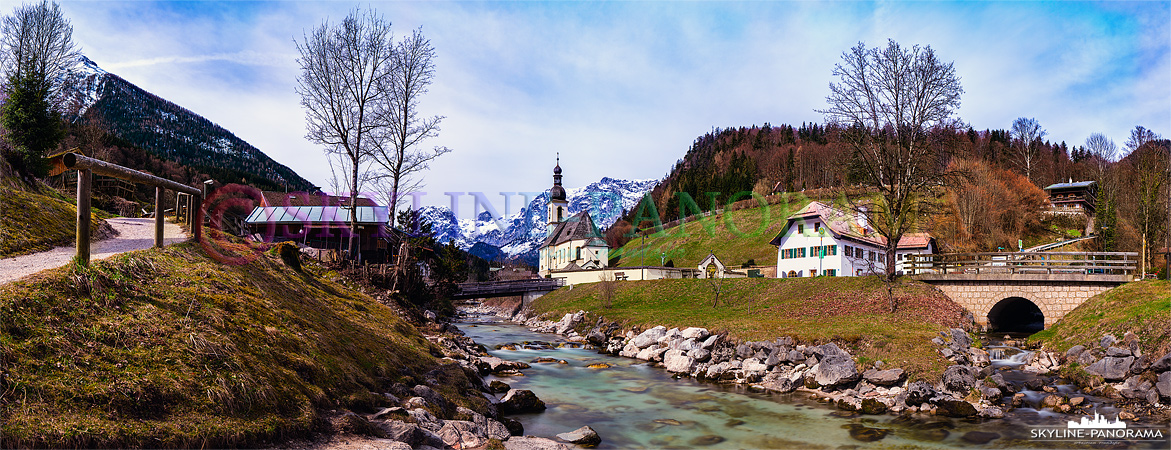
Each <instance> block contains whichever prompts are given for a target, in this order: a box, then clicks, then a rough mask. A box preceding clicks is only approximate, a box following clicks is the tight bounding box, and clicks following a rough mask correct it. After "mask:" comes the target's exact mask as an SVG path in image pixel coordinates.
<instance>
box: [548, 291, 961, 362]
mask: <svg viewBox="0 0 1171 450" xmlns="http://www.w3.org/2000/svg"><path fill="white" fill-rule="evenodd" d="M598 287H599V283H591V284H581V285H576V286H573V289H569V288H563V289H560V290H558V291H556V292H553V293H550V294H548V295H545V296H543V297H541V298H539V299H537V300H536V301H535V302H534V303H533V307H534V308H535V309H536V310H537V311H538V312H541V313H549V314H550V316H559V315H562V314H565V313H568V312H575V311H578V310H585V311H590V312H591V313H593V314H597V315H602V316H604V317H606V319H608V320H612V321H618V322H622V323H625V324H626V326H639V327H641V328H644V329H645V328H649V327H651V326H656V325H663V326H666V327H669V328H670V327H688V326H695V327H705V328H708V329H709V330H712V331H713V332H715V333H720V334H725V335H728V336H730V337H732V338H733V339H736V340H741V341H746V340H768V339H775V338H778V337H781V336H792V337H794V338H797V339H798V340H799V341H801V342H803V343H806V344H817V343H824V342H829V341H834V342H836V343H838V344H839V345H843V346H845V347H848V348H850V350H851V352H852V353H853V354H854V356H855V357H858V358H859V359H860V360H863V361H874V360H882V361H884V362H886V363H887V365H888V366H889V367H902V368H903V369H904V370H907V371H908V372H910V373H911V374H912V376H915V377H920V378H927V379H934V378H936V377H938V375H939V374H940V373H942V371H943V369H944V368H946V366H947V365H948V364H949V363H948V362H947V360H945V359H944V358H943V357H942V356H940V355H939V353H938V352H937V351H936V346H935V345H934V344H932V343H931V342H930V340H931V338H932V337H934V336H935V335H936V333H937V332H938V331H940V330H944V329H946V328H949V327H955V326H959V325H960V323H961V317H962V314H963V309H962V308H961V307H960V306H959V305H957V304H955V303H954V302H952V301H951V300H949V299H947V298H946V297H945V296H943V294H941V293H939V292H938V291H937V290H935V289H933V288H932V287H931V286H928V285H926V284H923V283H919V282H916V281H911V280H907V279H901V280H900V281H898V282H897V283H896V287H895V296H896V298H897V299H898V303H899V307H898V310H897V312H896V313H894V314H890V313H889V312H888V309H887V308H888V306H887V305H888V302H887V297H886V290H885V287H884V285H883V283H882V282H881V281H879V279H878V278H877V277H838V278H828V277H822V278H787V279H775V278H741V279H725V280H724V286H723V292H722V293H721V295H720V305H719V306H717V307H713V306H712V300H713V297H714V295H713V291H712V288H711V284H709V282H708V280H654V281H638V282H619V283H617V289H616V293H615V296H614V299H613V301H612V307H611V308H604V307H603V305H602V301H601V298H600V296H599V291H598ZM587 323H593V322H590V321H588V320H587Z"/></svg>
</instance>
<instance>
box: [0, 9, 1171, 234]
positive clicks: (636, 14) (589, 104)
mask: <svg viewBox="0 0 1171 450" xmlns="http://www.w3.org/2000/svg"><path fill="white" fill-rule="evenodd" d="M16 4H17V3H14V2H3V3H0V7H2V8H3V11H4V12H5V13H8V12H10V11H11V10H12V8H13V7H14V6H15V5H16ZM61 5H62V8H63V9H64V11H65V13H66V14H67V16H68V17H69V18H70V19H71V20H72V22H73V25H74V30H75V31H74V38H75V40H76V41H77V42H78V43H79V44H80V46H81V47H82V51H83V52H84V53H85V54H86V55H87V56H89V57H90V58H91V59H93V60H94V61H95V62H97V63H98V64H99V65H100V66H102V67H103V68H105V69H107V70H109V71H111V72H113V73H116V74H118V75H120V76H122V77H123V78H125V79H127V80H129V81H130V82H132V83H135V84H137V85H139V86H141V87H143V88H145V89H147V90H148V91H151V92H153V93H155V94H158V95H160V96H162V97H164V98H166V99H168V100H171V101H173V102H175V103H177V104H179V105H182V106H184V107H187V108H188V109H191V110H192V111H195V112H196V113H199V114H201V115H203V116H205V117H207V118H209V119H210V120H212V121H214V122H216V123H218V124H220V125H222V126H224V127H225V128H227V129H229V130H231V131H233V132H234V133H236V134H237V135H239V136H240V137H242V138H243V139H245V140H247V141H249V142H250V143H252V144H253V145H255V146H257V147H258V148H260V149H261V150H262V151H264V152H265V153H267V154H269V155H270V156H272V157H273V158H275V159H277V160H278V161H280V162H282V163H284V164H286V165H288V166H290V167H292V168H293V169H294V170H296V171H297V172H298V173H300V174H302V175H303V176H305V177H306V178H308V179H310V181H313V182H314V183H317V184H320V185H323V186H327V185H328V182H327V177H328V170H327V166H326V163H325V157H324V156H323V153H322V151H321V149H320V148H318V147H317V146H315V145H313V144H311V143H309V142H307V141H306V140H305V139H304V134H305V127H304V112H303V111H302V110H301V107H300V104H299V98H298V96H297V94H296V93H295V92H294V86H295V80H296V76H297V74H298V65H297V62H296V58H297V56H298V55H297V51H296V48H295V46H294V39H298V40H299V39H302V36H303V34H304V33H306V32H307V31H308V30H310V29H312V28H313V27H315V26H318V25H319V24H321V22H322V21H323V20H325V19H329V20H331V21H337V20H339V19H341V18H342V17H344V16H345V15H346V14H347V12H348V11H349V10H351V9H352V8H354V7H357V6H361V7H363V8H373V9H375V10H376V11H377V12H378V13H380V14H381V15H383V16H385V17H386V18H387V19H389V20H390V21H391V22H392V23H393V27H394V29H395V30H396V35H397V36H400V37H401V36H403V35H405V34H406V33H409V31H410V30H411V29H413V28H417V27H422V29H423V32H424V34H425V35H426V36H427V37H429V38H430V39H431V41H432V43H433V45H434V46H435V48H436V50H437V53H438V59H437V61H436V63H437V70H436V79H435V84H434V85H433V86H432V88H431V92H430V93H429V94H428V95H427V96H426V97H425V98H424V99H423V102H422V109H423V111H424V112H425V113H428V114H440V115H444V116H446V117H447V118H446V119H445V120H444V122H443V131H442V133H441V135H440V136H439V138H437V139H435V140H433V141H432V142H431V144H432V145H445V146H448V147H450V148H452V149H453V152H452V153H450V154H448V155H445V156H443V157H442V158H441V159H440V160H438V161H436V162H435V163H434V164H433V165H432V170H431V171H430V172H428V173H427V174H426V187H425V189H424V190H425V191H426V192H428V195H427V196H426V197H424V198H423V200H424V202H425V203H431V204H447V203H448V198H447V197H446V196H444V195H443V194H442V193H443V192H451V191H454V192H469V191H479V192H485V193H488V194H489V198H490V199H493V200H494V201H498V202H499V203H498V204H497V205H496V206H497V209H498V210H499V209H503V200H502V198H501V197H500V196H499V195H497V193H498V192H502V191H504V192H518V191H540V190H543V189H546V188H548V186H549V185H550V184H551V173H550V171H551V168H552V166H553V158H554V153H555V152H560V153H561V155H562V158H561V159H562V167H564V168H565V182H566V184H567V185H568V186H570V187H575V186H582V185H585V184H588V183H590V182H592V181H596V180H597V179H599V178H601V177H603V176H610V177H615V178H631V179H646V178H659V177H662V176H663V175H664V174H665V173H666V172H667V171H668V170H669V169H670V167H671V166H672V164H673V163H674V162H675V161H676V160H678V159H680V158H681V157H682V156H683V154H684V153H685V152H686V150H687V148H688V146H689V145H690V144H691V143H692V141H693V140H694V139H695V138H696V137H698V136H700V135H702V134H704V133H706V132H708V131H710V130H711V129H712V128H714V127H722V128H723V127H736V126H751V125H753V124H758V125H759V124H763V123H765V122H770V123H772V124H781V123H789V124H796V125H799V124H801V123H802V122H821V121H822V120H823V118H822V116H821V115H820V114H817V113H816V112H814V109H819V108H824V106H825V96H826V94H827V93H828V87H827V86H828V83H829V82H830V81H831V71H832V69H833V65H834V64H835V63H836V62H838V61H839V60H840V55H841V53H842V52H843V51H845V50H846V49H848V48H849V47H851V46H853V45H854V44H856V43H857V42H859V41H863V42H866V43H867V44H868V45H882V44H884V43H885V41H886V40H887V39H888V38H890V39H895V40H896V41H898V42H900V43H902V44H904V45H912V44H920V45H930V46H931V47H932V48H933V49H935V51H936V53H937V55H938V56H939V57H940V58H941V59H943V60H945V61H954V62H955V66H956V70H957V72H958V74H959V76H960V77H961V82H962V84H963V87H964V89H965V93H964V95H963V97H962V106H961V107H960V109H959V111H958V116H959V117H960V118H961V119H963V120H964V121H965V122H967V123H970V124H971V125H972V126H974V127H976V128H977V129H986V128H994V129H995V128H1000V129H1007V128H1009V127H1010V125H1011V123H1012V121H1013V120H1014V119H1016V118H1017V117H1033V118H1036V119H1037V120H1038V121H1039V122H1040V123H1041V125H1042V126H1043V127H1044V128H1045V129H1046V130H1047V131H1048V133H1049V135H1048V137H1049V139H1051V140H1054V141H1058V142H1059V141H1065V142H1067V143H1070V144H1080V143H1083V142H1084V141H1085V139H1086V137H1087V136H1089V134H1090V133H1095V132H1101V133H1105V134H1106V135H1107V136H1109V137H1110V138H1112V139H1114V140H1115V142H1117V143H1118V144H1119V145H1121V144H1122V143H1123V142H1124V141H1125V140H1126V138H1127V136H1128V133H1129V130H1131V129H1132V128H1134V126H1135V125H1143V126H1145V127H1147V128H1151V129H1153V130H1154V131H1155V132H1157V133H1160V134H1162V135H1164V136H1167V135H1171V25H1169V24H1171V2H1166V1H1163V2H1133V3H1128V2H1106V3H1079V2H898V1H895V2H880V3H867V2H804V1H792V2H788V1H778V2H768V1H757V2H712V3H709V2H649V1H648V2H571V1H564V2H535V1H534V2H422V1H395V2H368V3H360V4H359V3H352V2H313V1H297V2H279V1H278V2H249V1H236V2H222V3H211V2H148V1H130V2H120V1H63V2H62V3H61ZM465 199H466V197H465ZM518 203H519V201H513V202H511V204H512V205H517V204H518ZM467 208H469V210H470V205H467ZM514 208H515V206H514ZM501 212H503V211H501ZM510 212H511V211H510ZM465 214H466V212H465Z"/></svg>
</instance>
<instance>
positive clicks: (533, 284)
mask: <svg viewBox="0 0 1171 450" xmlns="http://www.w3.org/2000/svg"><path fill="white" fill-rule="evenodd" d="M562 286H565V279H564V278H530V279H527V280H505V281H484V282H479V283H460V284H459V292H458V293H456V294H455V297H457V298H477V297H494V296H500V295H504V294H512V295H520V294H523V293H525V292H534V291H554V290H557V289H558V288H561V287H562Z"/></svg>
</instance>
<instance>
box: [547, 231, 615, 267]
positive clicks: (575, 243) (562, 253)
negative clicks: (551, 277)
mask: <svg viewBox="0 0 1171 450" xmlns="http://www.w3.org/2000/svg"><path fill="white" fill-rule="evenodd" d="M591 241H593V242H591ZM539 258H540V262H539V266H540V267H539V272H538V273H539V274H541V275H548V274H549V272H550V271H554V270H562V269H565V268H566V267H567V266H569V265H570V264H571V263H572V264H575V265H576V266H577V267H579V268H582V269H594V268H599V267H606V266H607V265H608V264H609V262H610V247H608V246H606V245H605V241H601V240H600V239H597V238H592V239H573V240H568V241H565V242H562V243H560V244H556V245H552V246H549V247H542V248H541V250H540V252H539Z"/></svg>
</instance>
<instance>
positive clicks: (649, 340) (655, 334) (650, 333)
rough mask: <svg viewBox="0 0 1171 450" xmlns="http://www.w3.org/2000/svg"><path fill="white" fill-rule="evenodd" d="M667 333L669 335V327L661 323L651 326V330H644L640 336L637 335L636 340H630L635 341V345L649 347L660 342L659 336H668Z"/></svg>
mask: <svg viewBox="0 0 1171 450" xmlns="http://www.w3.org/2000/svg"><path fill="white" fill-rule="evenodd" d="M666 335H667V327H664V326H662V325H660V326H657V327H654V328H651V329H649V330H646V331H643V332H642V333H641V334H639V335H638V336H635V337H634V340H632V341H630V342H631V343H633V344H634V346H635V347H638V348H647V347H650V346H651V344H655V343H658V342H659V338H662V337H663V336H666Z"/></svg>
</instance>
